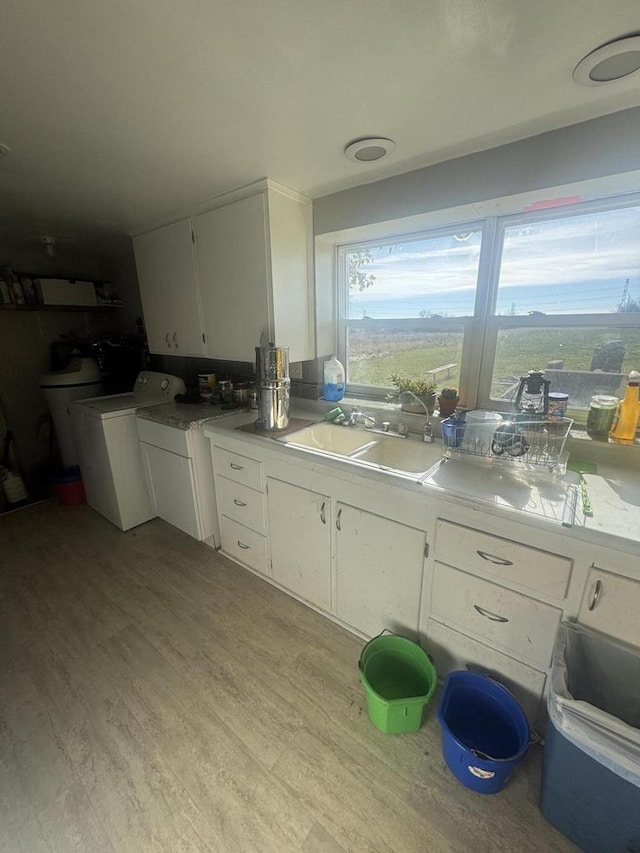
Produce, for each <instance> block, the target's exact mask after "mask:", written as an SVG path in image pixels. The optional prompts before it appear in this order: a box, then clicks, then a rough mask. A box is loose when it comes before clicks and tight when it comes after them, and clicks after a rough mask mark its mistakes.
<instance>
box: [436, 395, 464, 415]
mask: <svg viewBox="0 0 640 853" xmlns="http://www.w3.org/2000/svg"><path fill="white" fill-rule="evenodd" d="M459 402H460V397H458V389H457V388H443V389H442V390H441V391H440V396H439V397H438V410H439V411H440V417H441V418H448V417H449V416H450V415H452V414H453V413H454V412H455V410H456V406H457V405H458V403H459Z"/></svg>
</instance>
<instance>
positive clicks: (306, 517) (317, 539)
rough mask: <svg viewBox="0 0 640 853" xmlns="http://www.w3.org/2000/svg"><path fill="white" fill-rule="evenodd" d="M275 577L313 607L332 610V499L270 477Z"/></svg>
mask: <svg viewBox="0 0 640 853" xmlns="http://www.w3.org/2000/svg"><path fill="white" fill-rule="evenodd" d="M267 484H268V499H267V503H268V507H269V541H270V543H271V564H272V565H271V576H272V577H273V579H274V580H275V581H277V582H278V583H281V584H282V585H283V586H284V587H286V589H290V590H291V591H292V592H295V593H296V595H299V596H300V597H301V598H304V599H306V600H307V601H309V602H311V603H312V604H315V605H317V606H318V607H321V608H322V609H323V610H331V527H330V520H331V500H330V498H328V497H326V496H325V495H321V494H318V493H317V492H312V491H309V490H308V489H302V488H300V487H298V486H291V485H289V484H288V483H282V482H281V481H280V480H273V479H271V478H269V480H268V481H267Z"/></svg>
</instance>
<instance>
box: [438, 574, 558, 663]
mask: <svg viewBox="0 0 640 853" xmlns="http://www.w3.org/2000/svg"><path fill="white" fill-rule="evenodd" d="M431 612H432V614H433V615H434V616H435V617H436V618H437V619H438V620H439V621H442V622H444V623H445V624H449V625H455V626H456V627H458V628H460V629H461V630H462V631H464V632H465V633H471V634H473V635H474V636H476V637H478V638H479V639H481V640H484V641H485V642H487V643H488V644H489V645H492V646H497V647H498V648H500V649H502V650H503V651H505V652H507V654H511V655H514V656H515V657H518V658H520V659H522V660H526V661H528V662H530V663H532V664H533V665H534V666H538V667H540V668H541V669H546V668H547V667H548V666H549V663H550V661H551V651H552V649H553V643H554V640H555V634H556V629H557V627H558V623H559V622H560V618H561V616H562V611H560V610H558V609H557V608H555V607H551V605H549V604H543V603H542V602H540V601H535V600H534V599H533V598H529V597H528V596H526V595H521V594H520V593H518V592H514V591H513V590H510V589H505V588H504V587H501V586H497V585H496V584H493V583H490V582H489V581H486V580H482V579H481V578H477V577H474V576H473V575H468V574H466V572H460V571H458V570H457V569H452V568H450V567H449V566H445V565H443V564H442V563H437V562H436V564H435V566H434V576H433V586H432V589H431Z"/></svg>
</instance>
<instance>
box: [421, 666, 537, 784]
mask: <svg viewBox="0 0 640 853" xmlns="http://www.w3.org/2000/svg"><path fill="white" fill-rule="evenodd" d="M437 716H438V722H439V723H440V726H441V728H442V755H443V756H444V760H445V761H446V763H447V767H448V768H449V770H451V772H452V773H453V775H454V776H455V777H456V778H457V779H459V781H460V782H462V784H463V785H466V787H467V788H470V789H471V790H472V791H477V792H478V793H479V794H497V793H498V791H501V790H502V789H503V788H504V786H505V785H506V784H507V782H508V781H509V777H510V776H511V774H512V773H513V771H514V770H515V768H516V767H517V765H518V764H519V763H520V762H521V761H522V759H523V758H524V756H525V755H526V753H527V749H528V748H529V743H530V742H531V731H530V729H529V723H528V722H527V718H526V717H525V715H524V712H523V710H522V708H521V707H520V705H519V704H518V703H517V702H516V700H515V699H514V698H513V696H512V695H511V693H509V691H508V690H507V689H506V688H505V687H503V686H502V685H501V684H498V682H497V681H494V680H493V679H491V678H488V677H487V676H486V675H481V674H480V673H477V672H467V671H466V670H461V671H457V672H451V673H449V675H448V676H447V679H446V681H445V683H444V688H443V690H442V695H441V696H440V702H439V704H438V712H437Z"/></svg>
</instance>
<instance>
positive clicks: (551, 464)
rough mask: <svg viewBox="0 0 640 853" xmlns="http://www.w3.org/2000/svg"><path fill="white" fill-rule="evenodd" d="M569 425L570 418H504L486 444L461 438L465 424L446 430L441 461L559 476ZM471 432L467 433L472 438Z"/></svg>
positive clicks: (562, 471)
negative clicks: (455, 461)
mask: <svg viewBox="0 0 640 853" xmlns="http://www.w3.org/2000/svg"><path fill="white" fill-rule="evenodd" d="M572 425H573V420H572V419H571V418H549V417H538V418H526V419H524V418H522V416H520V417H518V416H517V415H514V416H513V418H509V417H508V416H507V417H504V416H503V420H502V422H501V423H496V427H495V429H494V430H493V434H492V437H491V440H490V441H483V440H481V439H479V438H477V437H476V438H473V437H468V438H465V434H466V432H467V430H466V427H467V424H466V423H464V422H460V424H459V425H457V424H456V425H455V426H453V429H452V428H450V429H449V431H448V435H446V436H445V435H444V433H443V438H444V442H445V446H446V451H445V458H446V457H448V458H453V457H456V458H458V457H459V458H460V459H467V460H469V461H473V462H480V463H484V462H487V461H490V462H491V464H492V465H493V464H496V463H497V464H500V465H507V466H516V467H519V468H524V469H529V470H532V471H536V470H539V471H542V470H546V471H552V472H553V473H554V474H558V475H563V474H566V471H567V461H568V459H569V453H568V451H565V443H566V441H567V436H568V435H569V431H570V429H571V427H572ZM472 433H473V430H469V436H472Z"/></svg>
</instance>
